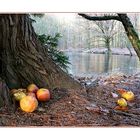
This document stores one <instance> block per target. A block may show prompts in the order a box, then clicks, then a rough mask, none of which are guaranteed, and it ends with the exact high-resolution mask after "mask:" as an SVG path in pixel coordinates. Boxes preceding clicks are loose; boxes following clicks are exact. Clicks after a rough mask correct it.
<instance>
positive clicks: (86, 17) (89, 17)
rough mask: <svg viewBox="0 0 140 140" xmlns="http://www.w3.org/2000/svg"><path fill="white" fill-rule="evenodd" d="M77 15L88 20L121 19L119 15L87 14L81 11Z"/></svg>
mask: <svg viewBox="0 0 140 140" xmlns="http://www.w3.org/2000/svg"><path fill="white" fill-rule="evenodd" d="M78 15H79V16H82V17H83V18H85V19H88V20H94V21H104V20H118V21H121V19H120V18H119V16H110V15H109V16H89V15H86V14H83V13H78Z"/></svg>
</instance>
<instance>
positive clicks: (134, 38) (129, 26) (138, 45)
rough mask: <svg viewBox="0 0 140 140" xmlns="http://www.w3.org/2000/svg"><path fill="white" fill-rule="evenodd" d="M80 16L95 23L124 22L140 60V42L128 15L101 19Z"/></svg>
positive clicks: (84, 15) (102, 17)
mask: <svg viewBox="0 0 140 140" xmlns="http://www.w3.org/2000/svg"><path fill="white" fill-rule="evenodd" d="M79 15H80V16H82V17H84V18H85V19H88V20H93V21H103V20H117V21H120V22H122V24H123V26H124V29H125V32H126V34H127V37H128V39H129V41H130V42H131V44H132V46H133V48H134V50H135V52H136V53H137V56H138V57H139V59H140V40H139V37H138V34H137V33H136V31H135V29H134V27H133V24H132V23H131V21H130V19H129V18H128V16H127V14H120V13H118V16H100V17H94V16H93V17H91V16H88V15H86V14H82V13H79Z"/></svg>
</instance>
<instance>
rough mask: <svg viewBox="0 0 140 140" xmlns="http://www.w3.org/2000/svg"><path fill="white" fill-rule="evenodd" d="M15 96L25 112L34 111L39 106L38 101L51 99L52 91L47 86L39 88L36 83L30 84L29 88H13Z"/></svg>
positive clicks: (12, 91)
mask: <svg viewBox="0 0 140 140" xmlns="http://www.w3.org/2000/svg"><path fill="white" fill-rule="evenodd" d="M11 94H12V95H13V98H14V99H15V100H16V101H18V102H19V105H20V108H21V110H22V111H24V112H33V111H35V110H36V109H37V107H38V102H39V101H40V102H45V101H49V100H50V92H49V90H48V89H46V88H40V89H39V88H38V86H37V85H35V84H30V85H29V86H28V87H27V89H12V90H11Z"/></svg>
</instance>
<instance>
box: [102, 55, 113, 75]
mask: <svg viewBox="0 0 140 140" xmlns="http://www.w3.org/2000/svg"><path fill="white" fill-rule="evenodd" d="M111 57H112V54H111V53H110V52H107V53H106V54H105V61H104V72H106V73H107V72H108V71H109V67H110V66H111V67H112V61H111Z"/></svg>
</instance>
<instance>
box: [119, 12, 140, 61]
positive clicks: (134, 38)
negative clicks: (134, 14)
mask: <svg viewBox="0 0 140 140" xmlns="http://www.w3.org/2000/svg"><path fill="white" fill-rule="evenodd" d="M118 16H119V18H120V20H121V22H122V24H123V26H124V29H125V31H126V34H127V37H128V39H129V40H130V42H131V44H132V46H133V48H134V50H135V51H136V53H137V55H138V57H139V59H140V40H139V36H138V34H137V33H136V31H135V29H134V27H133V24H132V23H131V21H130V19H129V18H128V16H127V14H118Z"/></svg>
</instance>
